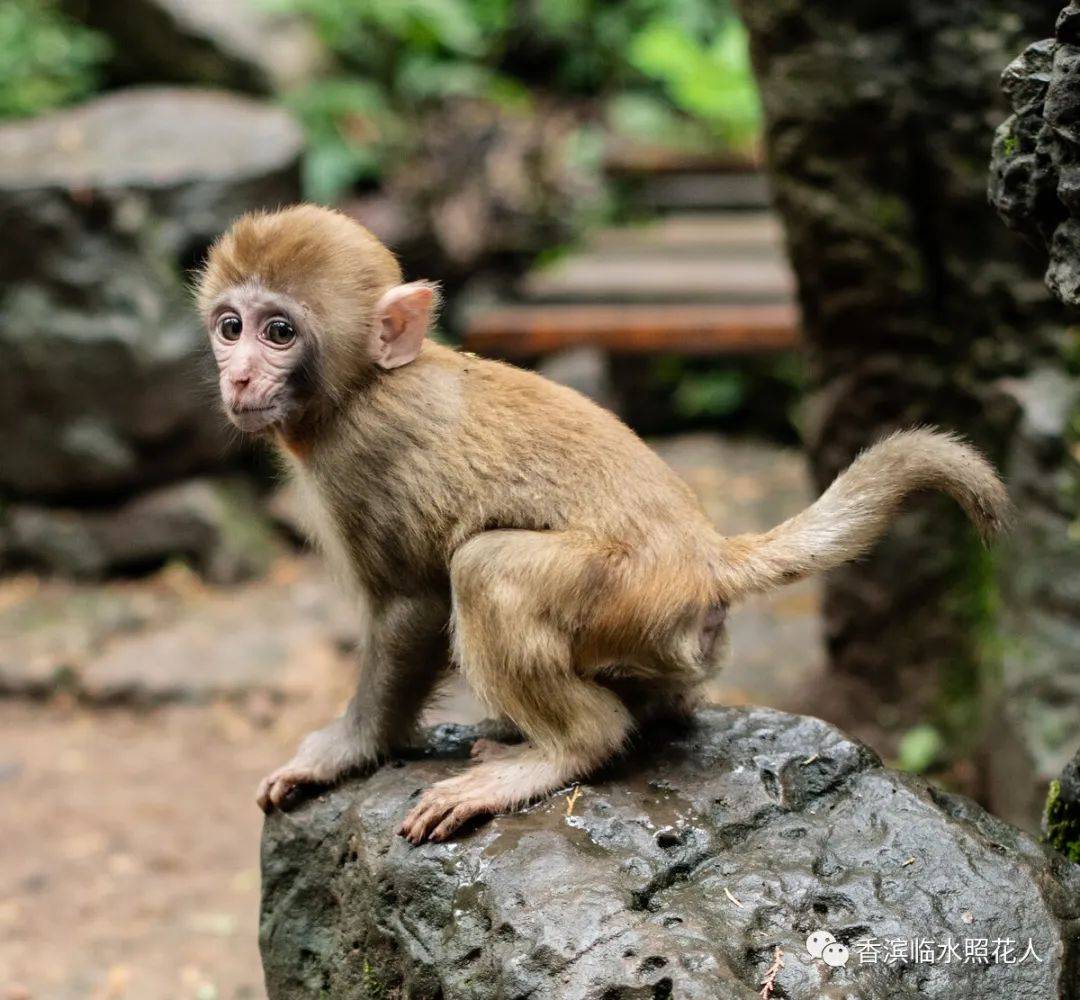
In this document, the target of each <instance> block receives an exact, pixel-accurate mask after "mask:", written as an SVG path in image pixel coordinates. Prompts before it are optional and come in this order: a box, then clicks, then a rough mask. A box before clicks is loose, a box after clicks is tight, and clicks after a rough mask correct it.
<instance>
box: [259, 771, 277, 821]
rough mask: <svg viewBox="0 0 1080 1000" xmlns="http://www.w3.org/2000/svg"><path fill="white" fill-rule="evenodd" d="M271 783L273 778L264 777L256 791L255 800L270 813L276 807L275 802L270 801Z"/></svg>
mask: <svg viewBox="0 0 1080 1000" xmlns="http://www.w3.org/2000/svg"><path fill="white" fill-rule="evenodd" d="M270 784H271V778H263V780H262V781H260V782H259V788H258V791H257V792H256V793H255V801H256V802H257V803H258V805H259V808H260V809H261V810H262V811H263V812H264V813H268V812H270V810H271V809H273V808H274V804H273V803H272V802H271V801H270Z"/></svg>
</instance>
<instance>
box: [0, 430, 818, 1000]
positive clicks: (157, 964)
mask: <svg viewBox="0 0 1080 1000" xmlns="http://www.w3.org/2000/svg"><path fill="white" fill-rule="evenodd" d="M662 451H663V453H664V454H665V457H667V458H668V460H669V461H670V462H671V463H672V464H673V465H674V466H675V467H676V468H677V469H678V470H679V471H680V472H682V474H683V475H684V476H685V477H686V478H687V479H688V480H689V481H690V483H691V485H692V486H694V488H695V489H696V490H697V491H698V492H699V493H700V494H701V496H702V498H703V500H704V501H705V504H706V507H707V509H708V510H709V512H710V514H712V515H713V516H714V518H715V519H716V520H717V521H718V522H719V523H720V524H721V525H722V526H723V527H724V529H725V530H728V531H732V532H734V531H743V530H751V529H754V528H758V527H766V526H769V525H771V524H772V523H775V521H776V520H778V519H780V517H781V516H786V515H787V514H788V513H791V512H792V511H793V510H794V509H797V508H798V507H799V506H801V504H802V503H803V502H805V499H806V495H805V494H806V486H805V480H804V477H803V472H802V464H801V459H800V458H799V457H798V456H797V455H794V454H792V453H790V452H785V451H782V450H779V449H769V448H765V447H763V446H752V447H744V446H737V445H729V444H726V443H723V442H720V441H718V440H717V439H714V438H710V437H707V436H700V435H699V436H692V437H690V438H685V439H678V440H676V441H672V442H668V443H666V444H665V445H664V447H663V448H662ZM319 573H320V571H319V569H318V567H317V564H316V563H315V562H314V560H313V559H312V558H311V557H302V556H298V557H295V558H290V560H288V561H287V562H286V564H285V565H283V566H281V567H278V568H277V570H276V571H275V573H274V574H272V576H271V578H270V579H268V580H265V581H259V582H256V583H254V584H251V585H248V586H247V587H244V588H233V589H231V590H229V591H227V592H226V591H222V592H217V591H214V590H212V589H210V588H206V587H203V586H201V585H198V584H196V583H192V582H191V581H190V580H189V579H188V578H187V577H186V576H183V575H182V574H181V575H180V576H179V577H178V576H177V574H176V573H175V571H174V570H169V571H166V572H165V573H163V574H160V575H159V576H158V577H156V578H153V579H148V580H143V581H134V582H131V581H129V582H126V583H119V584H110V585H108V586H99V587H96V588H89V589H88V588H80V587H75V586H74V585H71V584H65V583H59V582H50V581H37V580H27V579H25V578H22V579H18V580H9V581H6V582H4V581H0V691H4V692H6V694H7V697H6V698H5V699H0V788H2V791H3V792H4V801H5V808H4V809H3V811H2V813H0V843H2V844H3V860H4V864H3V865H2V866H0V1000H28V998H33V1000H75V998H95V1000H99V998H100V1000H104V998H110V1000H112V998H115V1000H121V998H133V1000H172V998H177V1000H217V998H220V1000H243V998H257V997H262V996H264V992H263V986H262V975H261V970H260V966H259V956H258V944H257V927H258V899H259V866H258V845H259V833H260V827H261V813H260V812H259V811H258V809H257V808H256V806H255V804H254V798H253V797H254V790H255V786H256V784H257V783H258V780H259V779H260V778H261V777H262V775H263V774H264V773H265V772H266V771H268V770H270V769H272V768H273V767H275V766H276V765H277V764H279V763H281V762H283V761H284V760H285V759H286V758H287V757H288V755H289V754H290V753H291V752H292V750H293V748H294V747H295V744H296V742H297V740H298V739H299V738H300V736H302V735H303V733H305V732H307V731H308V730H309V729H311V728H313V727H314V726H317V725H321V724H323V723H324V722H326V721H327V720H328V719H329V718H331V717H332V716H333V715H335V714H336V713H337V712H338V711H340V708H341V706H342V705H343V704H344V702H345V701H346V700H347V697H348V693H349V686H350V682H351V675H352V667H351V664H350V661H349V657H348V655H347V653H346V652H345V650H344V646H345V643H344V642H343V641H341V638H340V636H338V637H335V636H333V635H332V634H330V633H332V631H333V629H331V628H330V627H329V626H327V624H326V621H325V617H324V616H322V613H321V611H319V608H320V607H321V606H322V603H324V602H320V601H319V600H318V595H319V594H323V593H327V591H326V590H325V584H324V583H322V582H321V578H320V577H319ZM320 588H324V589H320ZM313 595H314V596H313ZM328 600H329V598H328ZM57 608H60V613H59V615H57V610H56V609H57ZM260 608H261V609H264V610H263V611H262V612H260V611H259V609H260ZM103 609H104V610H103ZM230 609H240V610H242V611H243V613H244V614H245V615H247V617H249V618H254V621H252V622H249V623H248V627H249V628H253V629H255V630H257V631H258V632H259V633H265V634H266V635H267V636H269V637H271V638H277V637H284V638H281V639H280V642H279V643H278V644H277V645H274V644H269V645H266V644H256V642H255V639H244V638H243V636H241V637H239V638H238V636H237V635H236V634H234V633H233V632H232V631H231V626H230V624H229V623H230V620H231V619H230V614H231V613H232V612H231V611H230ZM253 609H254V610H253ZM818 628H819V624H818V619H817V591H816V589H815V588H814V587H813V586H812V585H801V586H800V587H796V588H790V589H789V590H787V591H784V592H782V593H781V594H778V595H776V596H775V597H774V598H772V599H771V600H770V601H757V602H754V603H752V604H751V605H749V606H747V607H745V608H743V609H741V611H740V613H739V614H737V615H735V616H733V622H732V633H733V634H732V651H731V665H730V668H729V670H728V671H727V672H726V673H725V675H724V676H723V678H722V679H721V681H720V682H719V683H718V684H717V685H716V686H715V688H714V690H713V692H712V694H713V696H714V697H715V698H716V699H717V700H720V701H724V702H726V703H728V704H743V703H754V702H767V703H771V704H775V705H779V706H781V707H782V706H784V705H785V704H788V703H789V702H790V700H791V695H792V692H793V691H795V690H796V688H797V687H799V686H800V685H805V683H806V682H807V680H808V678H811V677H813V676H814V673H815V671H816V670H817V669H818V665H819V663H820V643H819V641H818ZM252 649H254V650H255V652H254V653H251V654H250V655H249V656H248V657H247V659H245V651H246V650H252ZM219 650H226V651H227V656H225V657H224V659H223V660H222V662H221V663H217V662H216V661H215V660H214V659H213V657H214V655H216V651H219ZM248 660H250V661H251V662H248ZM133 671H136V672H138V674H139V677H138V678H136V679H135V680H136V681H140V683H141V686H140V683H135V681H133V680H132V677H131V676H130V675H131V673H132V672H133ZM215 677H217V678H218V680H219V681H220V683H218V684H217V686H215V684H214V683H212V681H214V679H215ZM50 678H53V679H54V680H50ZM50 685H51V686H50ZM476 715H477V708H476V706H475V704H474V703H473V702H472V701H471V700H470V698H469V697H468V695H467V694H466V693H465V692H464V691H463V690H462V689H461V688H460V686H453V685H451V687H450V689H449V693H448V695H447V696H446V697H445V698H444V699H443V701H442V702H441V703H440V704H439V705H438V706H437V707H436V708H435V709H434V710H433V712H432V714H431V719H432V720H441V719H447V718H453V719H460V720H461V721H469V720H470V719H471V718H474V717H475V716H476Z"/></svg>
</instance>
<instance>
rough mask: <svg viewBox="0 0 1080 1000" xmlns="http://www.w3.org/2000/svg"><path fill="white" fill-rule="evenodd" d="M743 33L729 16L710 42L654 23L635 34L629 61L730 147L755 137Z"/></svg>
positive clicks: (756, 114) (757, 122)
mask: <svg viewBox="0 0 1080 1000" xmlns="http://www.w3.org/2000/svg"><path fill="white" fill-rule="evenodd" d="M747 46H748V43H747V37H746V31H745V29H744V28H743V26H742V24H741V23H740V22H739V21H738V20H736V19H735V18H734V17H728V18H726V19H725V20H723V21H721V22H720V23H719V24H718V25H717V30H716V33H715V35H714V36H713V37H712V38H711V39H703V38H701V37H699V36H696V35H695V34H694V33H693V32H692V31H690V30H689V29H688V28H686V27H685V26H683V25H681V24H679V23H677V22H675V21H665V20H657V21H654V22H652V23H651V24H649V25H648V26H647V27H646V28H645V29H644V30H643V31H641V32H640V33H639V34H638V35H637V36H635V38H634V40H633V43H632V45H631V47H630V52H629V58H630V61H631V62H632V63H633V65H635V66H636V67H637V68H638V69H640V70H641V72H642V73H644V74H645V75H647V76H650V77H652V78H653V79H655V80H657V81H659V82H660V83H662V84H663V86H664V89H665V91H666V93H667V94H668V95H669V96H670V98H671V100H672V102H673V103H674V104H675V106H676V107H678V108H679V109H680V110H682V111H684V112H686V114H688V115H689V116H691V117H692V118H695V119H699V120H700V121H703V122H705V123H707V124H708V125H709V126H710V127H711V128H712V129H713V130H714V131H715V133H716V134H717V135H719V136H721V137H722V138H723V139H724V141H725V142H727V143H728V144H729V145H732V146H746V145H748V144H749V143H751V142H752V141H753V140H754V138H755V137H756V136H757V134H758V130H759V128H760V126H761V108H760V105H759V103H758V96H757V89H756V87H755V86H754V80H753V76H752V74H751V69H750V57H749V53H748V47H747Z"/></svg>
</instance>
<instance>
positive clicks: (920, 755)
mask: <svg viewBox="0 0 1080 1000" xmlns="http://www.w3.org/2000/svg"><path fill="white" fill-rule="evenodd" d="M944 751H945V739H944V737H943V736H942V735H941V733H940V732H939V731H938V730H937V729H936V728H935V727H934V726H931V725H921V726H914V727H913V728H911V729H909V730H908V731H907V732H906V733H904V735H903V736H902V737H901V738H900V744H899V746H898V747H897V748H896V766H897V767H899V768H900V770H901V771H909V772H910V773H912V774H923V773H924V772H926V771H929V770H930V768H931V767H933V766H934V764H936V763H937V762H938V761H939V760H940V759H941V756H942V754H943V753H944Z"/></svg>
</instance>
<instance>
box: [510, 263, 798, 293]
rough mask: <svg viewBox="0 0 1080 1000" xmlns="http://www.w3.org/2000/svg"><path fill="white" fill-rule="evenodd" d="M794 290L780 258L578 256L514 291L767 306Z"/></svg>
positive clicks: (528, 279)
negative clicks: (744, 303) (749, 303)
mask: <svg viewBox="0 0 1080 1000" xmlns="http://www.w3.org/2000/svg"><path fill="white" fill-rule="evenodd" d="M794 290H795V282H794V278H793V276H792V273H791V268H790V267H789V266H788V263H787V261H786V260H785V259H784V258H783V257H782V256H781V255H780V254H775V255H773V256H758V257H750V256H747V255H745V254H736V255H732V256H730V257H727V258H723V257H718V256H716V255H713V254H708V255H705V256H701V257H687V256H678V255H671V254H657V255H656V256H636V257H612V256H611V255H610V254H606V253H581V254H573V255H571V256H569V257H566V258H564V259H563V260H560V261H558V262H556V263H554V264H552V265H551V266H549V267H546V268H544V269H543V270H540V271H534V272H532V273H531V274H529V275H527V276H526V277H525V278H524V279H523V280H522V282H521V285H520V286H519V292H520V294H521V295H522V297H524V298H527V299H531V300H534V301H535V300H546V301H548V302H604V301H608V302H611V301H614V302H642V301H652V302H656V301H665V302H686V301H691V302H692V301H698V302H700V301H708V300H723V301H725V302H768V301H787V300H789V299H790V298H791V297H792V295H793V294H794Z"/></svg>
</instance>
